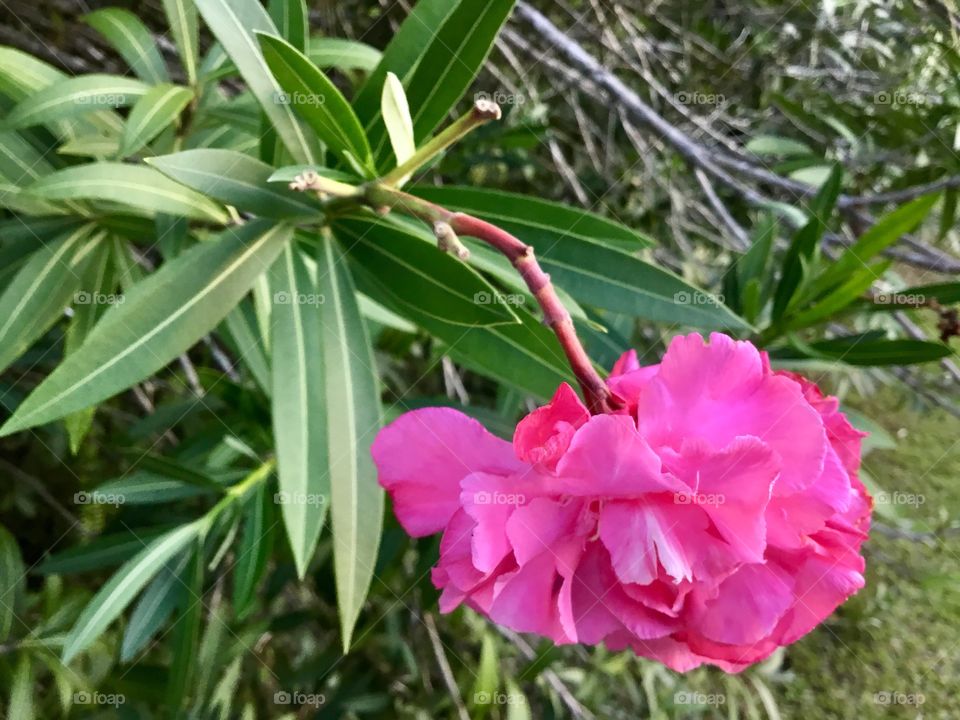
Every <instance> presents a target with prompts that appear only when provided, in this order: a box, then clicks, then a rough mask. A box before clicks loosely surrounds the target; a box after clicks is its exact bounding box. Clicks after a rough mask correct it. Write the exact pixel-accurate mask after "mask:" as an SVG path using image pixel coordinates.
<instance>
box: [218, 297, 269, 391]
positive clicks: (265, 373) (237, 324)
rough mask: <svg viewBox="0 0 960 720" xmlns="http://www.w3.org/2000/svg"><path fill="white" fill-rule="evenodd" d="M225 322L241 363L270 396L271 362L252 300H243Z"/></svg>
mask: <svg viewBox="0 0 960 720" xmlns="http://www.w3.org/2000/svg"><path fill="white" fill-rule="evenodd" d="M224 322H225V324H226V326H227V330H228V331H229V333H230V336H231V338H232V339H233V345H234V347H235V349H236V354H237V356H238V357H239V359H240V362H241V363H243V365H245V366H246V368H247V369H248V370H249V371H250V374H251V375H253V378H254V380H256V382H257V384H258V385H259V386H260V389H261V390H263V391H264V392H266V393H267V394H268V395H269V393H270V384H271V381H270V361H269V360H268V359H267V349H266V347H265V344H264V341H263V338H262V337H261V335H260V329H259V327H258V325H257V318H256V313H255V311H254V309H253V303H252V302H251V301H250V299H249V298H244V299H243V300H241V301H240V304H239V305H237V306H236V307H235V308H234V309H233V310H231V311H230V314H229V315H227V317H226V320H225V321H224Z"/></svg>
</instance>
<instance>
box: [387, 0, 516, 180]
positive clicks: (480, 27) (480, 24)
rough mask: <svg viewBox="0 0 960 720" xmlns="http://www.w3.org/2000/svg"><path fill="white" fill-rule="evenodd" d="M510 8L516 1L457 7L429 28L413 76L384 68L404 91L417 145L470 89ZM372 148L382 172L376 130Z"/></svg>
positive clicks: (498, 0)
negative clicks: (441, 20)
mask: <svg viewBox="0 0 960 720" xmlns="http://www.w3.org/2000/svg"><path fill="white" fill-rule="evenodd" d="M513 5H514V0H487V2H482V3H479V2H473V1H470V0H465V1H463V2H460V3H459V4H458V5H457V7H456V9H455V10H454V11H453V12H452V13H451V14H450V15H449V16H447V18H446V20H445V21H444V22H443V24H442V25H440V26H439V27H437V26H435V25H434V26H430V28H431V31H432V37H431V38H430V40H429V44H427V45H426V46H423V51H422V53H421V54H420V60H419V62H418V63H417V65H416V68H415V69H414V70H413V74H412V75H411V76H409V77H408V76H406V75H405V73H403V72H401V71H400V70H399V69H397V68H393V67H389V66H388V67H387V68H386V69H388V70H392V71H393V72H395V73H396V74H397V76H398V77H399V78H400V80H401V81H402V82H403V86H404V88H405V89H406V92H407V99H408V101H409V103H410V107H411V108H412V109H413V129H414V137H415V138H416V140H417V142H418V143H419V142H423V140H425V139H426V138H428V137H429V136H430V135H431V133H433V131H434V130H435V129H436V127H437V126H438V125H439V124H440V123H441V121H442V120H443V119H444V118H445V117H446V116H447V113H449V112H450V109H451V108H452V107H453V106H454V104H455V103H456V102H457V101H458V100H460V98H461V97H463V94H464V93H465V92H466V91H467V89H468V88H469V87H470V83H472V82H473V79H474V78H475V77H476V75H477V73H478V72H479V70H480V67H481V66H482V65H483V62H484V60H486V57H487V54H488V53H489V52H490V48H491V47H493V41H494V39H495V38H496V36H497V33H498V32H499V31H500V27H501V25H503V23H504V22H505V21H506V19H507V16H508V15H509V14H510V11H511V10H512V9H513ZM370 144H371V146H372V147H373V149H374V157H375V159H376V160H377V165H378V167H380V166H382V164H383V163H384V161H385V159H386V157H387V154H388V153H387V147H388V143H387V142H386V137H385V132H384V131H383V130H382V129H380V125H378V126H376V127H375V128H373V129H372V130H371V133H370Z"/></svg>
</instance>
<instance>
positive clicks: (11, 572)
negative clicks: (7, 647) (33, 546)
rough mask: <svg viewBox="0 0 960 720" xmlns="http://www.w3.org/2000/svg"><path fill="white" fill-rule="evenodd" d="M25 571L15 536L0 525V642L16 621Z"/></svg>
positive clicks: (24, 580) (25, 575)
mask: <svg viewBox="0 0 960 720" xmlns="http://www.w3.org/2000/svg"><path fill="white" fill-rule="evenodd" d="M26 580H27V571H26V569H25V568H24V564H23V558H22V557H21V556H20V547H19V546H18V545H17V540H16V538H14V537H13V535H11V534H10V533H9V532H8V531H7V529H6V528H5V527H3V526H2V525H0V601H2V602H0V642H6V640H7V638H8V637H10V632H11V631H12V630H13V629H14V627H15V624H16V622H18V621H17V614H16V612H17V608H18V607H19V606H20V604H21V601H22V600H23V597H22V595H23V591H24V588H25V587H26Z"/></svg>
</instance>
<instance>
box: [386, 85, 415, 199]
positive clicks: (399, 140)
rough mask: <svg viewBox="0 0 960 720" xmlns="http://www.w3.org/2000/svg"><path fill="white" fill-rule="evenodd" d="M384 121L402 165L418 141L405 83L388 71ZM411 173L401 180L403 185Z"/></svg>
mask: <svg viewBox="0 0 960 720" xmlns="http://www.w3.org/2000/svg"><path fill="white" fill-rule="evenodd" d="M380 111H381V113H382V114H383V122H384V124H385V125H386V126H387V134H388V135H389V136H390V146H391V147H392V148H393V154H394V156H395V157H396V159H397V165H402V164H403V163H405V162H406V161H407V160H409V159H410V157H411V156H412V155H413V154H414V153H415V152H416V150H417V142H416V140H414V139H413V120H412V119H411V117H410V106H409V105H408V104H407V96H406V94H405V93H404V92H403V85H401V84H400V80H398V79H397V76H396V75H394V74H393V73H387V79H386V82H384V84H383V99H382V100H381V103H380ZM407 178H409V175H408V176H407V177H405V178H403V179H402V180H401V181H400V183H399V184H400V185H403V184H404V183H405V182H406V181H407Z"/></svg>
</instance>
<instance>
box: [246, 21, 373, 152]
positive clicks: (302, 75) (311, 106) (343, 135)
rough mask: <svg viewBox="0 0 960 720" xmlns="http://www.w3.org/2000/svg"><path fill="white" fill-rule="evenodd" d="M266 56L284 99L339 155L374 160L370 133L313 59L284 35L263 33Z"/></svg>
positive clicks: (264, 53) (261, 37)
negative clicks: (345, 153) (346, 153)
mask: <svg viewBox="0 0 960 720" xmlns="http://www.w3.org/2000/svg"><path fill="white" fill-rule="evenodd" d="M259 39H260V46H261V47H262V48H263V56H264V58H265V59H266V61H267V65H269V66H270V70H271V71H272V72H273V76H274V77H275V78H276V80H277V82H278V83H279V84H280V87H282V88H283V90H284V95H283V98H282V99H283V101H284V102H286V103H288V104H289V107H292V108H293V109H294V110H296V112H297V113H298V114H299V115H300V116H301V117H302V118H303V119H304V120H305V121H306V122H307V124H308V125H310V128H311V129H312V130H313V131H314V132H315V133H316V134H317V137H319V138H320V139H321V140H322V141H323V142H324V143H325V144H326V145H327V147H329V148H330V149H331V150H332V151H333V152H334V153H336V155H337V157H341V155H342V153H344V152H349V153H350V154H351V155H353V156H354V157H355V158H357V159H358V160H359V161H360V162H361V163H367V162H369V160H370V146H369V145H368V144H367V136H366V135H365V134H364V132H363V128H362V127H360V121H359V120H357V116H356V115H355V114H354V112H353V109H352V108H351V107H350V104H349V103H348V102H347V101H346V99H345V98H344V97H343V95H342V94H341V92H340V91H339V90H338V89H337V87H336V85H334V84H333V83H332V82H330V80H329V79H328V78H327V76H326V75H324V74H323V71H322V70H320V68H318V67H317V66H316V65H314V64H313V63H312V62H310V59H309V58H308V57H307V56H306V55H304V54H303V53H302V52H300V51H299V50H297V49H296V48H295V47H293V45H291V44H290V43H288V42H287V41H286V40H283V39H282V38H278V37H275V36H272V35H268V34H264V33H260V34H259Z"/></svg>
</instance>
